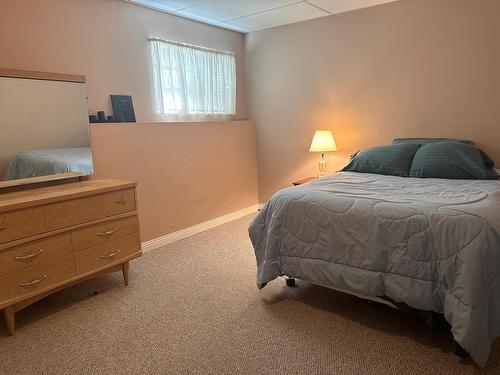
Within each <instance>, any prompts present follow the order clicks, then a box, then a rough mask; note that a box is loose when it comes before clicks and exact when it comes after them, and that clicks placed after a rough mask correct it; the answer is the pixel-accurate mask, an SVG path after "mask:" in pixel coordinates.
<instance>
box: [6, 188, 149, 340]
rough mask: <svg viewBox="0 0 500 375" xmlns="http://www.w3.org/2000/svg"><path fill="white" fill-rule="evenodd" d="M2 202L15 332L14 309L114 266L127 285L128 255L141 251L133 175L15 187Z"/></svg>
mask: <svg viewBox="0 0 500 375" xmlns="http://www.w3.org/2000/svg"><path fill="white" fill-rule="evenodd" d="M0 207H1V208H2V209H3V211H2V210H0V286H1V288H0V309H3V310H4V318H5V322H6V324H7V328H8V330H9V333H10V334H13V333H14V314H15V312H17V311H20V310H22V309H24V308H26V307H28V306H29V305H31V304H33V303H35V302H37V301H39V300H40V299H42V298H44V297H46V296H48V295H50V294H52V293H54V292H55V291H58V290H61V289H63V288H66V287H68V286H70V285H73V284H76V283H78V282H81V281H83V280H86V279H88V278H91V277H94V276H96V275H99V274H102V273H108V272H117V271H121V272H122V274H123V278H124V281H125V284H126V285H127V284H128V267H129V266H128V262H129V261H130V260H132V259H134V258H137V257H139V256H141V255H142V252H141V241H140V235H139V221H138V217H137V210H136V208H137V205H136V192H135V183H132V182H123V181H116V180H103V181H99V180H93V181H83V182H78V183H70V184H67V185H61V186H49V187H44V188H36V189H33V190H32V191H30V192H27V191H20V192H11V193H7V194H4V195H0ZM73 242H74V243H73ZM76 263H78V274H77V265H76Z"/></svg>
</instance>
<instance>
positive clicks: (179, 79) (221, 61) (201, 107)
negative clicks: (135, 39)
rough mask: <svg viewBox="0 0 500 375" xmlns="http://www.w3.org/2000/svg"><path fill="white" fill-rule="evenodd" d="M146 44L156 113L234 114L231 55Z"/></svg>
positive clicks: (182, 45) (157, 42)
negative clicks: (152, 79) (151, 63)
mask: <svg viewBox="0 0 500 375" xmlns="http://www.w3.org/2000/svg"><path fill="white" fill-rule="evenodd" d="M150 41H151V45H152V48H151V50H152V60H153V74H154V86H155V96H156V111H157V113H159V114H166V115H168V114H172V115H185V116H210V115H233V114H235V112H236V62H235V56H234V53H231V52H225V51H219V50H214V49H209V48H204V47H199V46H194V45H190V44H185V43H180V42H174V41H168V40H162V39H157V38H151V39H150Z"/></svg>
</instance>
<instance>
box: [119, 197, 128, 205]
mask: <svg viewBox="0 0 500 375" xmlns="http://www.w3.org/2000/svg"><path fill="white" fill-rule="evenodd" d="M116 204H121V205H122V206H125V205H126V204H127V202H125V199H123V197H121V198H120V200H119V201H116Z"/></svg>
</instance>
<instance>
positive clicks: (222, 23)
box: [125, 0, 397, 33]
mask: <svg viewBox="0 0 500 375" xmlns="http://www.w3.org/2000/svg"><path fill="white" fill-rule="evenodd" d="M125 1H128V2H131V3H136V4H140V5H143V6H146V7H148V8H153V9H156V10H159V11H162V12H166V13H170V14H175V15H177V16H181V17H185V18H190V19H193V20H196V21H200V22H204V23H208V24H210V25H216V26H219V27H224V28H226V29H230V30H235V31H239V32H243V33H247V32H251V31H257V30H262V29H267V28H270V27H275V26H281V25H286V24H289V23H295V22H300V21H305V20H310V19H313V18H319V17H325V16H329V15H332V14H337V13H342V12H347V11H350V10H354V9H360V8H367V7H370V6H374V5H379V4H384V3H390V2H393V1H397V0H125Z"/></svg>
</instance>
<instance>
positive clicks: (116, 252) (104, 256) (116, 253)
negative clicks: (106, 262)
mask: <svg viewBox="0 0 500 375" xmlns="http://www.w3.org/2000/svg"><path fill="white" fill-rule="evenodd" d="M120 251H121V250H117V251H115V252H114V253H111V254H106V255H101V258H102V259H109V258H113V257H115V256H117V255H118V254H120Z"/></svg>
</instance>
